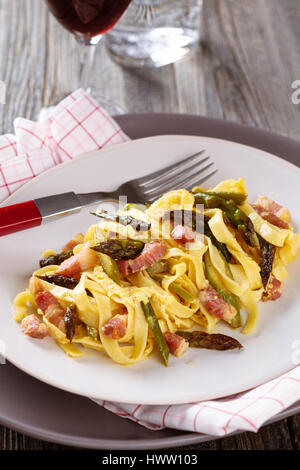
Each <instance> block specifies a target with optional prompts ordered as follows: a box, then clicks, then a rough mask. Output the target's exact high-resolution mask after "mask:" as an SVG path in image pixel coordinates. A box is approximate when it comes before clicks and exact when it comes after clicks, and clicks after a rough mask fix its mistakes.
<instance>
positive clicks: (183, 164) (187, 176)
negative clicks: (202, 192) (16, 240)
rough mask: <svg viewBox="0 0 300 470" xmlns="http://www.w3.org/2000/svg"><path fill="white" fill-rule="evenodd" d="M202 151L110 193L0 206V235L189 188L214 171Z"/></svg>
mask: <svg viewBox="0 0 300 470" xmlns="http://www.w3.org/2000/svg"><path fill="white" fill-rule="evenodd" d="M204 152H205V151H204V150H201V151H200V152H197V153H195V154H193V155H190V156H188V157H187V158H184V159H183V160H181V161H180V162H177V163H174V164H172V165H170V166H167V167H165V168H162V169H161V170H158V171H155V172H154V173H151V174H150V175H147V176H143V177H141V178H136V179H134V180H131V181H128V182H127V183H124V184H122V185H121V186H119V188H117V189H116V190H115V191H112V192H93V193H85V194H75V193H74V192H67V193H62V194H56V195H53V196H46V197H43V198H39V199H34V200H31V201H26V202H21V203H18V204H13V205H11V206H5V207H0V236H2V235H8V234H10V233H14V232H18V231H20V230H25V229H28V228H31V227H36V226H38V225H41V223H42V222H43V223H44V222H47V221H51V220H54V219H56V218H58V217H61V216H62V215H67V214H74V213H76V212H80V210H81V209H82V208H83V207H85V206H88V205H91V204H94V203H96V202H101V201H114V202H118V201H117V200H118V198H119V197H120V196H126V198H127V199H126V200H127V202H129V203H132V202H136V203H145V202H147V203H150V204H151V203H152V202H153V201H155V200H156V199H158V198H159V197H160V196H161V195H162V194H163V193H166V192H168V191H170V190H172V189H179V188H181V189H182V188H184V189H187V190H189V189H192V188H193V186H195V184H199V183H202V182H203V181H205V180H206V179H208V178H209V177H210V176H212V175H213V174H214V173H216V171H217V169H216V168H212V167H213V165H214V162H213V161H211V160H210V157H209V156H204Z"/></svg>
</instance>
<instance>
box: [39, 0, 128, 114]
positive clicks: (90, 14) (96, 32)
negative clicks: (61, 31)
mask: <svg viewBox="0 0 300 470" xmlns="http://www.w3.org/2000/svg"><path fill="white" fill-rule="evenodd" d="M45 1H46V4H47V5H48V7H49V10H50V11H51V13H52V14H53V15H54V16H55V18H56V19H57V20H58V21H59V23H60V24H61V25H62V26H63V27H64V28H66V29H67V30H68V31H70V32H71V33H72V34H74V36H75V38H76V39H77V42H78V44H79V47H80V50H79V51H80V58H81V76H80V86H81V87H82V88H84V89H87V88H89V84H90V77H91V72H92V67H93V63H94V54H95V47H96V46H97V44H98V43H99V41H100V40H101V38H102V36H103V34H105V33H106V32H107V31H108V30H109V29H110V28H112V27H113V26H114V25H115V24H116V23H117V21H118V20H119V19H120V18H121V16H122V15H123V13H124V11H125V10H126V8H127V7H128V5H129V4H130V2H131V0H45ZM86 47H88V48H89V49H88V50H89V54H86V53H85V49H86ZM91 91H92V94H93V96H94V97H95V98H96V99H97V100H98V102H100V104H101V105H102V106H104V108H105V109H106V110H107V111H108V112H109V113H111V114H121V113H122V110H121V108H120V107H119V106H118V105H116V104H114V103H112V102H110V101H108V100H106V99H105V98H103V97H102V96H100V95H99V90H97V89H96V90H95V89H92V90H91Z"/></svg>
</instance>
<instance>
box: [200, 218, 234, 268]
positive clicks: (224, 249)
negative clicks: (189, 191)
mask: <svg viewBox="0 0 300 470" xmlns="http://www.w3.org/2000/svg"><path fill="white" fill-rule="evenodd" d="M204 235H206V236H207V237H209V238H210V239H211V241H212V243H213V244H214V245H215V247H216V248H218V250H219V251H220V253H222V255H223V256H224V258H225V260H226V261H230V260H231V258H232V256H231V253H230V251H229V250H228V248H227V246H226V245H225V243H222V242H219V241H218V240H217V239H216V237H215V236H214V234H213V233H212V231H211V229H210V226H209V225H208V222H207V218H206V217H205V220H204Z"/></svg>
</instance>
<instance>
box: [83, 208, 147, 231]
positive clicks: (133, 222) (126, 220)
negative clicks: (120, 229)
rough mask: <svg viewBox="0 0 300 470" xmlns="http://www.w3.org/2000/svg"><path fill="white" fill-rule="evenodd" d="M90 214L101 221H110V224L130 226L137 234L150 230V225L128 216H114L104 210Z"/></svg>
mask: <svg viewBox="0 0 300 470" xmlns="http://www.w3.org/2000/svg"><path fill="white" fill-rule="evenodd" d="M90 214H92V215H96V216H97V217H100V218H101V219H103V220H111V221H112V222H118V223H119V224H121V225H130V226H131V227H132V228H134V230H136V231H137V232H145V231H148V230H150V227H151V225H150V224H148V222H145V221H144V220H138V219H135V218H134V217H131V216H130V215H116V214H112V213H110V212H107V211H105V210H100V211H91V212H90Z"/></svg>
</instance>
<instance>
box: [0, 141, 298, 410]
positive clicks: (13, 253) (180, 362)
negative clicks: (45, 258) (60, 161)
mask: <svg viewBox="0 0 300 470" xmlns="http://www.w3.org/2000/svg"><path fill="white" fill-rule="evenodd" d="M200 149H206V151H207V154H209V155H210V156H211V157H212V158H213V160H214V161H215V163H216V165H217V167H218V168H219V172H218V173H217V174H216V175H214V176H213V177H212V178H211V179H210V180H209V181H208V183H209V184H210V185H214V184H216V183H217V182H218V181H220V180H223V179H228V178H240V177H243V178H244V179H245V182H246V186H247V189H248V192H249V198H250V200H253V201H254V200H255V198H256V197H257V196H258V194H260V193H262V194H266V195H268V196H270V197H272V198H274V199H275V200H276V201H278V202H279V203H281V204H283V205H284V206H286V207H288V208H289V209H290V210H291V212H292V215H293V220H294V223H295V226H296V229H298V230H299V228H300V199H299V197H298V196H297V195H299V187H300V170H299V169H298V168H296V167H294V166H293V165H291V164H290V163H287V162H285V161H283V160H281V159H279V158H277V157H275V156H272V155H270V154H268V153H265V152H262V151H261V150H257V149H254V148H251V147H247V146H244V145H240V144H236V143H231V142H228V141H222V140H218V139H210V138H206V137H184V136H182V137H180V136H179V137H178V136H176V137H174V136H166V137H154V138H147V139H141V140H138V141H134V142H129V143H126V144H122V145H121V146H116V147H113V148H110V149H108V150H101V151H99V152H96V153H93V154H89V155H86V156H84V157H82V158H80V159H78V160H76V161H72V162H70V163H67V164H64V165H61V166H58V167H56V168H54V169H52V170H49V171H47V172H46V173H44V174H43V175H41V176H39V177H37V178H35V179H34V180H33V181H32V182H31V183H29V184H27V185H25V186H23V187H22V188H21V189H20V190H19V191H17V192H16V193H15V194H13V195H12V196H11V197H10V198H9V199H7V200H6V201H5V205H6V204H13V203H16V202H21V201H25V200H28V199H32V198H37V197H41V196H46V195H49V194H55V193H61V192H65V191H76V192H87V191H97V190H112V189H114V188H115V187H116V186H117V185H119V184H121V183H122V182H124V181H126V180H129V179H132V178H135V177H138V176H142V175H145V174H148V173H150V172H152V171H154V170H157V169H160V168H162V167H164V166H167V165H168V164H170V163H171V162H175V161H178V160H180V159H181V158H182V157H184V156H186V155H189V154H192V153H193V152H196V151H198V150H200ZM89 210H90V208H89V209H86V210H84V211H82V212H81V213H80V214H76V215H72V216H69V217H66V218H62V219H60V220H58V221H56V222H52V223H49V224H45V225H43V226H41V227H37V228H33V229H30V230H26V231H24V232H19V233H16V234H12V235H8V236H6V237H2V238H1V239H0V253H1V274H0V282H1V298H0V308H1V316H0V340H2V341H4V344H5V354H6V357H7V359H8V360H9V361H11V362H12V363H13V364H14V365H16V366H17V367H19V368H20V369H22V370H24V371H25V372H27V373H28V374H30V375H32V376H34V377H36V378H38V379H40V380H42V381H44V382H47V383H49V384H51V385H54V386H56V387H59V388H62V389H64V390H67V391H70V392H74V393H77V394H80V395H84V396H88V397H94V398H101V399H105V400H112V401H120V402H127V403H144V404H175V403H185V402H193V401H198V400H206V399H214V398H219V397H224V396H227V395H231V394H233V393H237V392H241V391H243V390H246V389H249V388H252V387H254V386H257V385H259V384H262V383H264V382H266V381H268V380H270V379H272V378H275V377H277V376H279V375H280V374H282V373H284V372H286V371H287V370H289V369H291V368H293V367H294V363H293V353H295V350H294V349H293V347H295V344H296V343H295V340H299V339H300V315H299V301H300V293H299V272H300V270H299V268H300V259H298V260H297V261H295V262H294V263H292V264H291V265H290V266H289V277H288V279H287V282H285V290H284V295H283V296H282V297H281V299H279V300H278V301H276V302H268V303H265V304H262V303H261V305H260V316H259V321H258V326H257V329H256V331H255V333H254V334H252V335H250V336H244V335H242V334H241V333H240V332H238V331H232V330H230V329H229V328H228V327H226V325H219V326H218V329H217V331H218V332H223V333H225V334H229V335H231V336H234V337H235V338H237V339H238V340H239V341H240V342H241V343H242V344H243V345H244V349H243V350H242V351H227V352H219V351H207V350H202V349H199V350H198V349H189V350H188V352H187V353H186V354H185V355H184V356H183V357H182V358H180V359H176V358H174V357H171V360H170V365H169V367H168V368H165V367H164V366H163V365H162V364H161V362H160V360H159V358H158V356H157V355H156V354H154V355H153V356H152V357H151V358H150V359H149V360H147V361H144V362H141V363H139V364H135V365H134V366H128V367H122V366H119V365H117V364H115V363H113V362H112V361H111V360H110V359H109V358H107V357H105V356H104V355H103V354H101V353H97V352H94V351H92V352H90V351H88V350H86V351H87V352H86V354H85V356H84V357H83V358H80V359H77V360H75V359H70V358H69V357H67V356H66V355H65V354H64V353H63V352H62V351H61V349H60V348H58V347H57V346H56V344H55V343H54V341H53V340H52V339H51V338H46V339H45V340H43V341H39V340H34V339H30V338H28V337H26V336H25V335H24V334H22V333H21V330H20V326H19V324H17V323H16V322H15V321H14V320H13V318H12V316H13V309H12V302H13V299H14V297H15V295H16V294H17V293H18V292H19V291H21V290H23V289H24V288H25V287H26V286H27V283H28V278H29V276H30V275H31V273H32V271H34V270H35V269H36V268H37V265H38V260H39V259H40V257H41V253H42V251H43V250H44V249H48V248H53V249H59V248H60V247H61V245H62V244H63V243H64V242H65V241H67V240H68V239H69V238H70V237H71V236H72V235H73V234H74V233H77V232H79V231H83V232H84V231H85V230H86V229H87V228H88V227H89V226H90V225H92V224H93V223H95V218H94V217H93V216H91V215H90V214H89ZM297 287H298V288H297Z"/></svg>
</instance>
